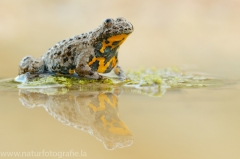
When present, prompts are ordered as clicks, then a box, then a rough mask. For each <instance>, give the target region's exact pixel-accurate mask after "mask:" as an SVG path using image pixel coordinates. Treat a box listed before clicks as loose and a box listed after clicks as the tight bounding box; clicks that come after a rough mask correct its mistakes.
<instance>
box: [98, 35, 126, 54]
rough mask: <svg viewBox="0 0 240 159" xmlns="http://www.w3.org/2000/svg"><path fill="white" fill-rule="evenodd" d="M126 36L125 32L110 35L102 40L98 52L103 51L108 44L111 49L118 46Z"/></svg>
mask: <svg viewBox="0 0 240 159" xmlns="http://www.w3.org/2000/svg"><path fill="white" fill-rule="evenodd" d="M127 37H128V35H127V34H120V35H115V36H111V37H109V38H107V40H103V42H102V47H101V49H100V52H101V53H104V50H105V49H106V47H108V46H109V47H110V48H111V50H112V49H114V48H115V47H117V46H120V45H121V44H122V43H123V42H124V41H125V40H126V38H127Z"/></svg>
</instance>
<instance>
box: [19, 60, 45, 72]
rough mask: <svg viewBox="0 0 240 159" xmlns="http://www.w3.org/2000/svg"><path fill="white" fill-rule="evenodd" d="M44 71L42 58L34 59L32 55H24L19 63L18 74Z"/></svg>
mask: <svg viewBox="0 0 240 159" xmlns="http://www.w3.org/2000/svg"><path fill="white" fill-rule="evenodd" d="M43 71H44V66H43V60H42V59H41V58H39V59H35V58H33V57H32V56H26V57H24V58H23V59H22V61H21V62H20V64H19V73H18V74H19V75H21V74H25V73H27V72H29V73H30V74H39V73H42V72H43Z"/></svg>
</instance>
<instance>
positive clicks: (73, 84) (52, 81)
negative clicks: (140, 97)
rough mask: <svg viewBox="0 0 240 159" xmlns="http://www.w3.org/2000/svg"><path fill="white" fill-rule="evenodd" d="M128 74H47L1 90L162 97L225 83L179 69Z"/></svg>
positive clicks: (4, 84) (3, 84) (8, 84)
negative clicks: (122, 92) (170, 92)
mask: <svg viewBox="0 0 240 159" xmlns="http://www.w3.org/2000/svg"><path fill="white" fill-rule="evenodd" d="M126 75H127V77H128V78H127V79H126V80H121V79H119V78H118V77H117V76H115V75H114V74H113V73H110V74H106V75H105V74H104V78H103V79H101V80H94V79H85V78H76V77H69V76H67V77H66V76H59V75H58V76H54V75H48V76H43V77H37V78H34V79H32V80H31V81H29V82H27V83H21V84H20V83H16V82H14V81H13V80H9V81H6V80H5V81H2V82H0V89H2V88H17V87H18V88H31V89H33V90H34V88H41V89H45V88H49V87H50V88H54V89H52V90H51V91H50V92H45V93H46V94H59V93H60V94H64V93H67V92H68V91H70V90H73V89H75V90H76V89H77V90H79V91H104V90H106V91H111V90H114V89H116V88H120V89H123V90H125V91H130V92H133V93H138V94H144V95H149V96H156V97H161V96H162V95H163V94H164V93H165V92H166V91H167V90H170V89H189V88H191V89H192V88H204V87H215V86H221V85H223V81H221V80H219V79H214V78H209V77H204V76H202V75H201V74H189V73H186V72H184V71H181V70H179V69H178V68H177V67H171V68H165V69H156V68H146V69H145V68H141V69H138V70H128V71H127V72H126ZM37 90H38V89H37ZM42 91H46V90H42Z"/></svg>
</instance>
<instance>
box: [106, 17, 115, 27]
mask: <svg viewBox="0 0 240 159" xmlns="http://www.w3.org/2000/svg"><path fill="white" fill-rule="evenodd" d="M112 24H113V19H106V20H105V21H104V25H105V26H107V27H109V26H111V25H112Z"/></svg>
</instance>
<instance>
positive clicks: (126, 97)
mask: <svg viewBox="0 0 240 159" xmlns="http://www.w3.org/2000/svg"><path fill="white" fill-rule="evenodd" d="M234 83H235V84H234ZM234 83H232V84H225V85H223V86H219V87H211V88H198V89H169V90H167V91H166V92H165V94H163V95H162V97H150V96H147V95H142V94H136V93H133V92H129V91H124V90H121V89H119V88H115V90H111V91H110V90H109V91H108V90H94V91H79V90H70V91H67V92H66V91H65V90H63V89H62V88H48V89H17V88H10V87H2V88H1V91H0V101H1V104H0V105H1V111H0V115H1V120H0V124H1V132H0V133H1V135H0V141H1V143H0V149H1V152H29V153H30V152H31V153H33V154H35V155H36V156H37V155H38V154H37V153H40V152H42V154H40V157H41V158H44V157H47V155H48V153H50V152H52V153H53V155H54V154H55V157H52V158H57V157H58V158H60V157H61V155H60V154H63V153H65V158H77V157H80V158H93V159H95V158H119V159H120V158H131V159H133V158H138V159H139V158H163V159H180V158H183V159H190V158H191V159H193V158H194V159H203V158H204V159H208V158H209V159H215V158H216V159H225V158H231V159H235V158H236V159H237V158H240V152H239V149H240V135H239V134H240V124H239V123H240V116H239V114H240V107H239V104H240V98H239V94H240V85H239V84H236V82H234ZM56 92H57V93H56ZM43 152H46V153H45V156H43ZM47 152H48V153H47ZM76 152H77V153H78V156H74V153H76ZM67 153H68V156H67ZM38 158H39V157H38Z"/></svg>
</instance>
